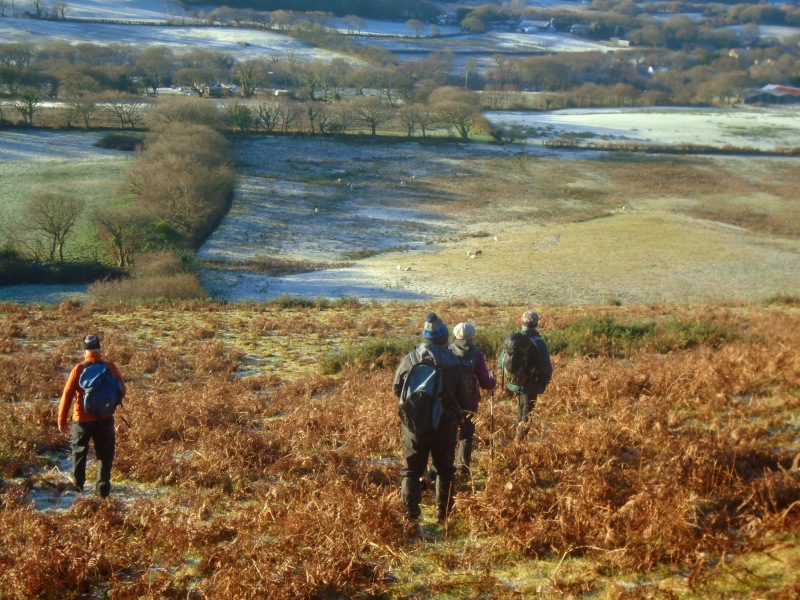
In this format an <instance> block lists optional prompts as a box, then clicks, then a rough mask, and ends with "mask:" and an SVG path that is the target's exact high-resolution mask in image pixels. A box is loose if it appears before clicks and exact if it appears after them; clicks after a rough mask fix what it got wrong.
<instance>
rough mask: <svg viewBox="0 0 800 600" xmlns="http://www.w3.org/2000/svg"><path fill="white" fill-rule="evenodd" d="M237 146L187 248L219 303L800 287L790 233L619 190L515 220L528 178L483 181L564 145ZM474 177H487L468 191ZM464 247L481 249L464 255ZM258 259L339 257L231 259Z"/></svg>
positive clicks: (677, 296) (668, 297)
mask: <svg viewBox="0 0 800 600" xmlns="http://www.w3.org/2000/svg"><path fill="white" fill-rule="evenodd" d="M237 151H238V154H239V156H240V157H241V160H242V164H241V165H240V169H241V171H242V172H243V180H244V184H243V186H242V188H240V190H239V193H238V195H237V197H236V199H235V201H234V206H233V208H232V210H231V212H230V213H229V215H228V217H226V219H225V220H224V221H223V223H222V226H221V227H220V228H219V229H218V230H217V232H215V234H214V235H212V237H211V239H210V240H209V241H208V242H207V243H206V244H205V245H204V246H203V247H202V248H201V251H200V256H201V258H204V259H212V260H216V261H219V263H220V264H219V268H214V269H208V270H206V271H204V272H203V274H202V280H203V284H204V286H205V287H206V288H207V289H208V290H209V291H210V292H211V293H212V295H214V296H215V297H218V298H221V299H228V300H246V299H252V300H266V299H270V298H275V297H277V296H280V295H282V294H289V295H292V296H299V297H306V298H316V297H318V296H319V297H328V298H336V297H340V296H356V297H359V298H362V299H370V298H375V299H398V300H401V299H406V300H426V299H456V298H469V297H477V298H480V299H482V300H486V301H492V302H509V301H513V302H529V301H530V302H537V303H547V304H570V305H582V304H602V303H606V302H609V301H620V302H624V303H647V302H706V301H726V300H738V301H746V300H760V299H764V298H766V297H769V296H773V295H775V294H776V293H786V294H793V295H797V294H800V264H798V262H797V260H796V255H797V253H798V252H800V243H798V242H797V241H796V240H779V239H775V238H773V237H771V236H769V235H762V234H757V233H753V232H749V231H747V230H743V229H739V228H732V227H730V226H727V225H724V224H720V223H713V222H708V221H703V220H701V219H695V218H691V217H688V216H685V215H683V214H679V213H677V212H672V211H671V209H670V208H669V206H666V205H662V203H660V202H659V201H658V200H657V199H656V200H652V201H647V202H645V201H637V199H631V200H630V202H629V206H627V205H626V206H625V207H622V206H621V207H619V208H617V209H614V210H612V211H611V212H608V213H606V214H605V215H604V218H597V219H592V220H589V221H578V222H558V219H554V220H552V221H550V222H537V221H535V220H533V219H531V218H529V217H526V216H525V215H529V214H536V213H532V212H531V208H532V205H533V204H534V203H536V202H537V189H536V184H535V183H531V184H530V186H529V189H528V190H527V193H525V194H524V195H522V196H519V197H517V198H513V199H512V198H506V197H501V196H498V195H496V194H495V188H496V187H497V186H499V185H502V183H503V180H504V179H505V180H508V177H509V175H508V172H506V174H505V175H503V177H501V178H498V179H497V186H495V187H491V186H492V184H493V177H492V175H491V174H492V169H493V168H495V167H499V168H502V169H506V170H507V169H516V168H517V167H516V166H515V165H516V163H517V162H518V161H517V159H516V158H519V159H520V160H521V161H524V165H525V167H523V168H520V169H519V171H518V173H519V175H518V176H519V177H521V178H523V185H524V180H525V178H526V173H527V171H526V169H527V168H530V169H533V170H536V169H537V161H538V160H539V159H540V158H541V159H542V160H545V157H554V156H558V157H560V158H563V157H565V156H569V154H565V153H563V152H559V153H555V152H552V151H549V150H547V149H544V148H542V147H540V146H517V147H513V148H501V147H498V146H493V145H486V144H469V145H461V144H451V145H444V146H441V145H436V146H424V145H420V144H417V143H400V144H369V145H359V144H355V143H347V142H340V141H336V140H331V139H323V140H315V139H296V138H295V139H288V140H287V139H283V138H262V139H252V140H249V141H246V142H244V143H241V144H240V145H239V146H238V148H237ZM509 154H512V155H514V156H515V157H516V158H509V157H508V155H509ZM530 155H533V156H530ZM578 155H579V157H580V158H581V159H587V158H589V156H588V153H577V154H576V153H573V154H572V156H573V157H576V156H578ZM542 166H543V168H547V169H553V165H552V164H547V165H545V164H543V165H542ZM548 172H553V171H552V170H551V171H548ZM556 176H557V175H556ZM527 177H530V176H527ZM473 178H477V179H479V180H481V181H483V182H486V183H479V184H478V185H479V187H478V188H475V187H474V184H473V181H472V179H473ZM484 185H488V186H490V187H488V188H484V187H482V186H484ZM564 207H565V209H568V208H569V207H568V202H566V201H565V203H564ZM626 208H627V209H628V210H627V211H626ZM475 249H481V250H482V252H481V254H480V255H477V256H474V258H473V257H472V256H471V255H472V253H473V251H474V250H475ZM353 251H361V252H360V255H359V256H357V257H352V253H353ZM371 254H374V255H372V256H370V255H371ZM270 258H272V259H285V260H294V261H298V260H308V261H313V262H315V263H337V262H347V263H350V264H348V266H346V267H345V268H333V269H329V270H324V271H314V272H311V273H301V274H294V275H281V276H268V275H265V274H261V273H253V272H245V271H241V270H235V269H231V268H229V267H231V266H233V264H232V263H236V262H241V261H246V260H252V259H270ZM226 263H228V264H226Z"/></svg>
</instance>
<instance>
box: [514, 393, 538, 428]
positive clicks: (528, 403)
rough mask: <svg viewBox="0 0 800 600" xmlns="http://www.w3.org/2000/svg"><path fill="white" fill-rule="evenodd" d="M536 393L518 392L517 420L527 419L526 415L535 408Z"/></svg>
mask: <svg viewBox="0 0 800 600" xmlns="http://www.w3.org/2000/svg"><path fill="white" fill-rule="evenodd" d="M537 397H538V394H520V395H519V414H518V416H519V418H518V419H517V421H520V422H522V421H527V420H528V415H529V414H531V412H532V411H533V409H534V408H536V398H537Z"/></svg>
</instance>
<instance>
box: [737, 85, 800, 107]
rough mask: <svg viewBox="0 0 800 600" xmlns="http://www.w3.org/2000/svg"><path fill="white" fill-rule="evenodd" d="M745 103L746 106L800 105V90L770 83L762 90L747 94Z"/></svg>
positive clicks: (754, 90) (750, 91) (749, 91)
mask: <svg viewBox="0 0 800 600" xmlns="http://www.w3.org/2000/svg"><path fill="white" fill-rule="evenodd" d="M744 102H745V104H798V103H800V88H796V87H790V86H788V85H775V84H773V83H770V84H767V85H765V86H764V87H762V88H758V89H753V90H748V91H747V92H745V94H744Z"/></svg>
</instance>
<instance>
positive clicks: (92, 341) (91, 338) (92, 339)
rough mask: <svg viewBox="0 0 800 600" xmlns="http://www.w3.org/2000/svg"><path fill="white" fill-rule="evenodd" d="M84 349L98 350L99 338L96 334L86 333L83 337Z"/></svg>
mask: <svg viewBox="0 0 800 600" xmlns="http://www.w3.org/2000/svg"><path fill="white" fill-rule="evenodd" d="M83 349H84V350H100V338H98V337H97V336H96V335H87V336H86V337H85V338H83Z"/></svg>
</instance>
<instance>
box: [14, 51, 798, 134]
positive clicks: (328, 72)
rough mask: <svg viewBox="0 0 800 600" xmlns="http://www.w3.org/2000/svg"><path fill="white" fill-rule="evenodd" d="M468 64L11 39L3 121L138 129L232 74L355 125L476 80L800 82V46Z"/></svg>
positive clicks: (694, 93)
mask: <svg viewBox="0 0 800 600" xmlns="http://www.w3.org/2000/svg"><path fill="white" fill-rule="evenodd" d="M456 63H457V56H456V55H455V54H454V53H453V52H450V51H443V52H435V53H431V54H430V55H429V56H428V57H427V58H425V59H421V60H416V61H411V62H406V63H402V64H396V65H395V64H390V65H387V66H383V65H382V64H374V63H364V62H354V61H351V60H347V59H345V58H337V59H334V60H332V61H330V62H323V61H307V60H303V59H301V58H300V57H298V56H297V55H294V54H292V53H287V54H284V55H271V56H267V57H264V58H259V59H249V60H244V61H238V62H237V61H234V60H232V58H231V57H230V56H228V55H226V54H224V53H221V52H214V51H207V50H193V51H190V52H187V53H185V54H180V55H177V54H174V53H173V52H172V51H171V50H170V49H168V48H164V47H151V48H146V49H144V50H141V51H137V50H135V49H133V48H130V47H101V46H97V45H94V44H79V45H76V46H72V45H69V44H64V43H60V42H55V43H52V44H50V45H48V46H46V47H44V48H41V49H37V48H36V47H34V46H33V45H31V44H27V43H16V44H2V45H0V97H2V96H5V97H6V98H7V101H6V103H5V104H4V105H3V104H2V103H0V121H2V120H4V119H5V120H6V121H13V120H14V119H15V118H16V119H18V120H19V121H20V122H22V123H23V124H27V125H34V124H36V123H37V114H38V113H39V111H40V110H41V107H42V106H43V103H44V102H45V101H47V100H61V105H60V106H61V109H60V111H58V116H57V118H56V119H55V120H53V119H51V124H55V125H59V126H75V125H82V126H84V127H87V128H88V127H90V126H98V125H101V126H113V125H114V124H117V125H118V126H120V127H131V128H133V127H135V126H137V125H139V124H141V122H142V120H143V118H144V115H145V114H146V111H145V109H146V102H145V98H146V97H154V96H156V94H157V93H158V90H159V89H163V88H164V87H168V86H173V87H174V86H179V87H180V88H182V89H183V90H184V92H183V93H191V94H196V95H199V96H201V97H203V96H206V95H209V94H210V93H211V92H212V89H213V86H214V83H216V82H220V81H222V82H229V83H231V84H235V85H236V86H238V87H237V90H236V93H237V94H238V95H240V96H242V97H244V98H253V97H256V96H258V97H259V98H264V96H265V91H268V90H276V89H277V90H286V92H287V93H288V94H289V95H290V96H291V97H292V98H294V99H296V100H299V101H301V102H311V103H323V104H325V105H329V106H333V105H336V104H338V103H339V102H340V101H341V102H348V101H354V100H357V101H358V102H355V103H354V106H353V107H351V109H348V110H345V109H344V108H343V107H341V106H340V107H337V108H336V110H331V111H329V112H331V114H333V113H337V112H338V113H340V115H339V117H337V118H338V119H339V121H340V122H341V123H340V124H341V127H340V129H341V128H344V129H347V128H348V123H350V122H351V121H352V118H353V117H352V115H353V114H354V113H357V112H359V111H362V110H363V107H364V106H372V104H369V103H367V102H366V101H365V100H364V99H365V98H366V97H368V96H371V95H378V96H380V97H381V98H382V99H383V100H384V102H385V103H386V104H388V106H389V108H398V107H400V106H404V105H408V104H417V105H418V104H425V103H427V102H428V97H429V96H430V93H431V91H433V90H434V89H436V88H437V87H442V86H446V87H450V88H452V87H456V86H464V85H465V84H467V85H468V87H469V88H471V89H472V90H474V91H483V92H484V94H483V97H485V98H489V99H490V100H487V101H486V102H484V106H487V107H492V106H493V105H494V104H495V102H494V100H491V99H492V98H497V94H496V93H495V92H496V91H497V90H504V91H513V90H535V91H544V92H553V93H573V92H576V91H578V90H580V89H581V88H582V87H583V86H585V85H587V84H592V85H593V86H596V87H600V88H610V87H614V86H618V85H626V86H630V87H632V88H633V89H635V90H636V91H638V93H639V94H640V96H641V98H642V99H645V98H648V99H653V98H657V99H659V102H665V103H666V102H669V103H680V104H692V103H708V102H732V101H736V100H737V99H738V98H739V97H740V96H741V94H742V92H743V91H744V90H745V89H747V88H748V87H759V86H761V85H764V84H766V83H784V84H790V85H792V84H793V85H798V84H800V63H799V62H798V55H797V48H796V47H792V46H781V45H772V46H765V47H753V48H750V49H748V50H741V49H737V50H736V51H735V52H734V51H727V50H726V51H709V50H705V49H703V50H695V51H692V52H686V51H675V52H672V51H661V50H658V51H655V50H654V51H645V50H635V51H631V52H627V51H621V52H616V53H593V52H586V53H560V54H550V55H543V56H528V57H517V56H509V55H505V54H497V55H495V56H494V57H492V60H491V61H490V62H489V64H488V66H487V65H483V66H482V67H481V68H480V69H479V68H478V65H477V63H476V62H475V61H467V62H466V64H462V65H461V67H460V69H461V71H460V72H459V67H457V64H456ZM573 95H574V94H573ZM504 97H505V98H510V97H512V96H510V95H506V96H504ZM587 97H588V96H587ZM373 104H374V103H373ZM512 107H513V105H508V106H506V108H512ZM284 108H285V109H287V110H288V108H286V107H284ZM309 109H310V110H312V112H313V111H314V110H316V109H314V108H313V107H309V108H308V109H307V110H309ZM334 129H335V127H334Z"/></svg>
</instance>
